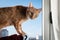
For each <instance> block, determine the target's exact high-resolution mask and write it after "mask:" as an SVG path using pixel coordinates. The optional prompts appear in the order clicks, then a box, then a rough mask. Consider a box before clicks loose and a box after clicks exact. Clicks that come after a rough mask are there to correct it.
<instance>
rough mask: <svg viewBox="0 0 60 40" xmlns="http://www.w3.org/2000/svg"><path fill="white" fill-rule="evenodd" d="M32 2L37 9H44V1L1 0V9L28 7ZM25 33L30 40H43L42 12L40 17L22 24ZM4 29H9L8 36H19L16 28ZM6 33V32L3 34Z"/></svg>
mask: <svg viewBox="0 0 60 40" xmlns="http://www.w3.org/2000/svg"><path fill="white" fill-rule="evenodd" d="M30 2H32V4H33V6H34V7H35V8H42V0H0V8H1V7H9V6H16V5H23V6H28V5H29V3H30ZM22 28H23V31H24V32H26V34H27V35H28V37H29V40H33V39H36V38H37V39H39V40H42V39H41V38H42V12H41V13H40V14H39V16H38V17H37V18H36V19H34V20H31V19H29V20H27V21H25V22H24V23H23V24H22ZM3 29H7V30H8V31H7V33H8V34H7V35H8V36H9V35H13V34H18V33H17V32H16V30H15V28H14V26H13V25H12V26H10V27H6V28H3ZM3 33H4V32H3Z"/></svg>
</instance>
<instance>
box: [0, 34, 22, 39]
mask: <svg viewBox="0 0 60 40" xmlns="http://www.w3.org/2000/svg"><path fill="white" fill-rule="evenodd" d="M0 40H23V37H22V36H21V35H17V34H14V35H11V36H6V37H2V38H0Z"/></svg>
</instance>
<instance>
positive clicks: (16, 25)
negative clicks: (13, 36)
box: [14, 22, 25, 36]
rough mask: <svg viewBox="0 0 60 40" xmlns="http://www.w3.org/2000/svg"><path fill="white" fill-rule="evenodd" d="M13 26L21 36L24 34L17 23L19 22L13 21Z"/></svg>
mask: <svg viewBox="0 0 60 40" xmlns="http://www.w3.org/2000/svg"><path fill="white" fill-rule="evenodd" d="M14 27H15V29H16V31H17V33H18V34H20V35H22V36H24V35H25V32H23V30H22V27H21V24H19V22H17V23H15V24H14Z"/></svg>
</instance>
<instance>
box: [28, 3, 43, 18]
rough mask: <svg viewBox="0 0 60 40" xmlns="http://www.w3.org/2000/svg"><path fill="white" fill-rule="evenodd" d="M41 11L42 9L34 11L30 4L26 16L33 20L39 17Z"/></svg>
mask: <svg viewBox="0 0 60 40" xmlns="http://www.w3.org/2000/svg"><path fill="white" fill-rule="evenodd" d="M41 10H42V8H40V9H36V8H34V7H33V6H32V3H30V4H29V6H28V8H27V15H28V17H29V18H31V19H35V18H36V17H37V16H38V15H39V13H40V12H41Z"/></svg>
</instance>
